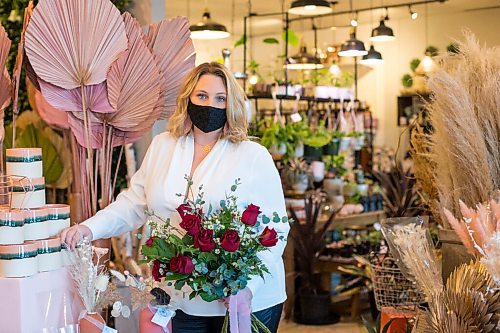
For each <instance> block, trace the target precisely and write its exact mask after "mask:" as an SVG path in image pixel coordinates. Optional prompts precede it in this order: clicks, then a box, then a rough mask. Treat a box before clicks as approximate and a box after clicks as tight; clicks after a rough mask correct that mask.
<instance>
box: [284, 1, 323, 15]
mask: <svg viewBox="0 0 500 333" xmlns="http://www.w3.org/2000/svg"><path fill="white" fill-rule="evenodd" d="M332 11H333V9H332V7H331V3H330V1H326V0H295V1H294V2H292V5H291V6H290V9H289V10H288V12H289V13H290V14H294V15H322V14H328V13H331V12H332Z"/></svg>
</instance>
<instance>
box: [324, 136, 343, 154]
mask: <svg viewBox="0 0 500 333" xmlns="http://www.w3.org/2000/svg"><path fill="white" fill-rule="evenodd" d="M331 136H332V140H331V141H330V143H328V144H327V145H326V146H325V147H323V155H338V153H339V145H340V139H341V138H342V137H343V134H342V132H340V131H333V132H331Z"/></svg>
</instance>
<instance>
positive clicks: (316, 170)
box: [311, 161, 325, 182]
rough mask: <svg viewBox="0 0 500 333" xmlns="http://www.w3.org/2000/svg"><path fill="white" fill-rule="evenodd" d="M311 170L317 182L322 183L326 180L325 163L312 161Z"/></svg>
mask: <svg viewBox="0 0 500 333" xmlns="http://www.w3.org/2000/svg"><path fill="white" fill-rule="evenodd" d="M311 169H312V174H313V178H314V181H315V182H320V181H322V180H323V179H324V178H325V162H321V161H312V162H311Z"/></svg>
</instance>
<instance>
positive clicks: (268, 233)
mask: <svg viewBox="0 0 500 333" xmlns="http://www.w3.org/2000/svg"><path fill="white" fill-rule="evenodd" d="M259 241H260V243H261V244H262V245H263V246H265V247H272V246H274V245H276V243H278V233H277V232H276V230H274V229H269V227H266V228H265V229H264V231H263V232H262V234H261V235H260V237H259Z"/></svg>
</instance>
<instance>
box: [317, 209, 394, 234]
mask: <svg viewBox="0 0 500 333" xmlns="http://www.w3.org/2000/svg"><path fill="white" fill-rule="evenodd" d="M326 218H327V217H326V216H324V217H322V218H320V220H319V225H320V226H321V225H323V224H324V223H325V222H326ZM383 218H385V213H384V211H383V210H377V211H373V212H368V213H361V214H355V215H349V216H336V217H335V219H334V220H333V223H332V224H331V225H330V228H329V230H333V229H363V228H366V227H368V226H371V225H373V224H374V223H376V222H380V220H381V219H383Z"/></svg>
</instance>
